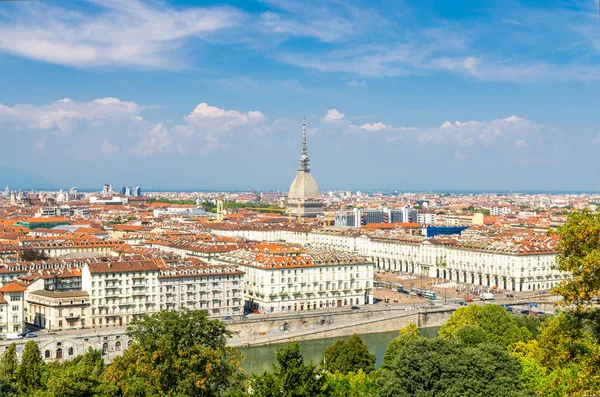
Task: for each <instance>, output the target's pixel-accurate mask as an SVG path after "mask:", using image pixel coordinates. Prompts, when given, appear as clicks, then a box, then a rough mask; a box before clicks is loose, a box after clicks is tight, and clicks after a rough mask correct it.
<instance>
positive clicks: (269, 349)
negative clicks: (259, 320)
mask: <svg viewBox="0 0 600 397" xmlns="http://www.w3.org/2000/svg"><path fill="white" fill-rule="evenodd" d="M439 329H440V327H430V328H422V329H421V334H422V335H423V336H426V337H428V338H432V337H434V336H435V335H436V334H437V332H438V330H439ZM396 336H398V331H392V332H382V333H378V334H366V335H361V336H360V337H361V338H362V340H363V341H364V342H365V343H366V344H367V346H368V348H369V351H370V352H371V353H373V354H375V357H376V358H377V361H376V363H375V366H376V367H377V368H379V366H380V365H381V361H382V360H383V355H384V354H385V350H386V349H387V345H388V344H389V343H390V341H391V340H392V339H394V338H395V337H396ZM349 338H350V337H349V336H348V337H343V338H327V339H315V340H305V341H301V342H298V343H299V344H300V352H301V353H302V355H303V356H304V360H306V361H312V362H313V363H315V364H318V363H319V361H320V360H321V356H323V352H324V351H325V349H326V348H327V346H329V345H331V344H332V343H334V342H335V341H336V340H338V339H345V340H347V339H349ZM282 345H284V344H278V345H266V346H256V347H247V348H239V351H240V352H242V353H243V354H244V355H245V356H246V357H245V359H244V361H242V372H243V373H245V374H251V373H257V374H258V373H262V372H263V371H265V370H271V369H272V368H273V367H272V364H273V361H274V360H275V351H276V350H277V347H279V346H282Z"/></svg>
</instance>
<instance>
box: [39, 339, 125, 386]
mask: <svg viewBox="0 0 600 397" xmlns="http://www.w3.org/2000/svg"><path fill="white" fill-rule="evenodd" d="M105 368H106V367H105V365H104V359H103V358H102V353H101V352H100V351H99V350H92V349H89V350H88V351H87V352H86V353H85V354H83V355H82V356H78V357H75V359H73V360H72V361H65V362H63V363H52V364H49V365H48V366H47V370H46V374H45V379H46V382H45V384H46V388H45V389H46V390H45V392H44V393H43V396H44V397H104V396H106V397H108V396H113V395H116V392H117V387H116V385H114V384H113V383H111V382H109V381H108V380H107V379H106V378H105V375H106V369H105Z"/></svg>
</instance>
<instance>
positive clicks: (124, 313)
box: [81, 260, 159, 327]
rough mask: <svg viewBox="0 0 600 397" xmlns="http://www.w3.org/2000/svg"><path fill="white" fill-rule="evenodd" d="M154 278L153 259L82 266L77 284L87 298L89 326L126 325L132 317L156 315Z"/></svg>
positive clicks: (154, 265) (156, 288) (156, 267)
mask: <svg viewBox="0 0 600 397" xmlns="http://www.w3.org/2000/svg"><path fill="white" fill-rule="evenodd" d="M158 275H159V267H158V265H157V264H156V263H155V262H154V261H153V260H145V261H131V262H97V263H91V264H89V265H88V264H86V265H85V266H84V267H83V269H82V272H81V284H82V290H83V291H87V292H88V293H89V295H90V298H91V305H90V320H91V321H90V326H92V327H107V326H122V325H127V324H128V323H129V322H130V321H131V320H132V319H133V318H134V317H140V316H142V315H144V314H149V313H152V312H156V311H157V310H158V292H159V286H158Z"/></svg>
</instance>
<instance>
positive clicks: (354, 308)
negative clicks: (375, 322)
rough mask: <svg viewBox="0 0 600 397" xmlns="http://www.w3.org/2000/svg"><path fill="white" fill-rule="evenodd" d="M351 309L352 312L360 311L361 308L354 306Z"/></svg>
mask: <svg viewBox="0 0 600 397" xmlns="http://www.w3.org/2000/svg"><path fill="white" fill-rule="evenodd" d="M351 309H352V310H358V309H360V307H358V306H352V307H351Z"/></svg>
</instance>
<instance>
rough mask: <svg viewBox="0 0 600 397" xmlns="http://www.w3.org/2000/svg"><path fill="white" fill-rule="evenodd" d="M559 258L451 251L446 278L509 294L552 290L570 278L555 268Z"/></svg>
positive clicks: (453, 249)
mask: <svg viewBox="0 0 600 397" xmlns="http://www.w3.org/2000/svg"><path fill="white" fill-rule="evenodd" d="M555 261H556V255H555V254H553V253H546V254H519V253H506V252H494V251H475V250H465V249H459V248H449V249H448V250H447V268H446V269H444V270H443V272H444V273H443V276H444V278H446V279H450V280H454V281H457V282H461V283H469V284H474V285H479V286H483V287H493V286H497V287H498V288H502V289H506V290H509V291H517V292H520V291H536V290H548V289H550V288H552V287H554V286H556V285H557V284H558V283H560V282H561V281H562V280H564V279H565V278H566V277H567V275H568V274H567V273H563V272H558V271H556V270H553V269H552V266H553V265H554V264H555Z"/></svg>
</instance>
